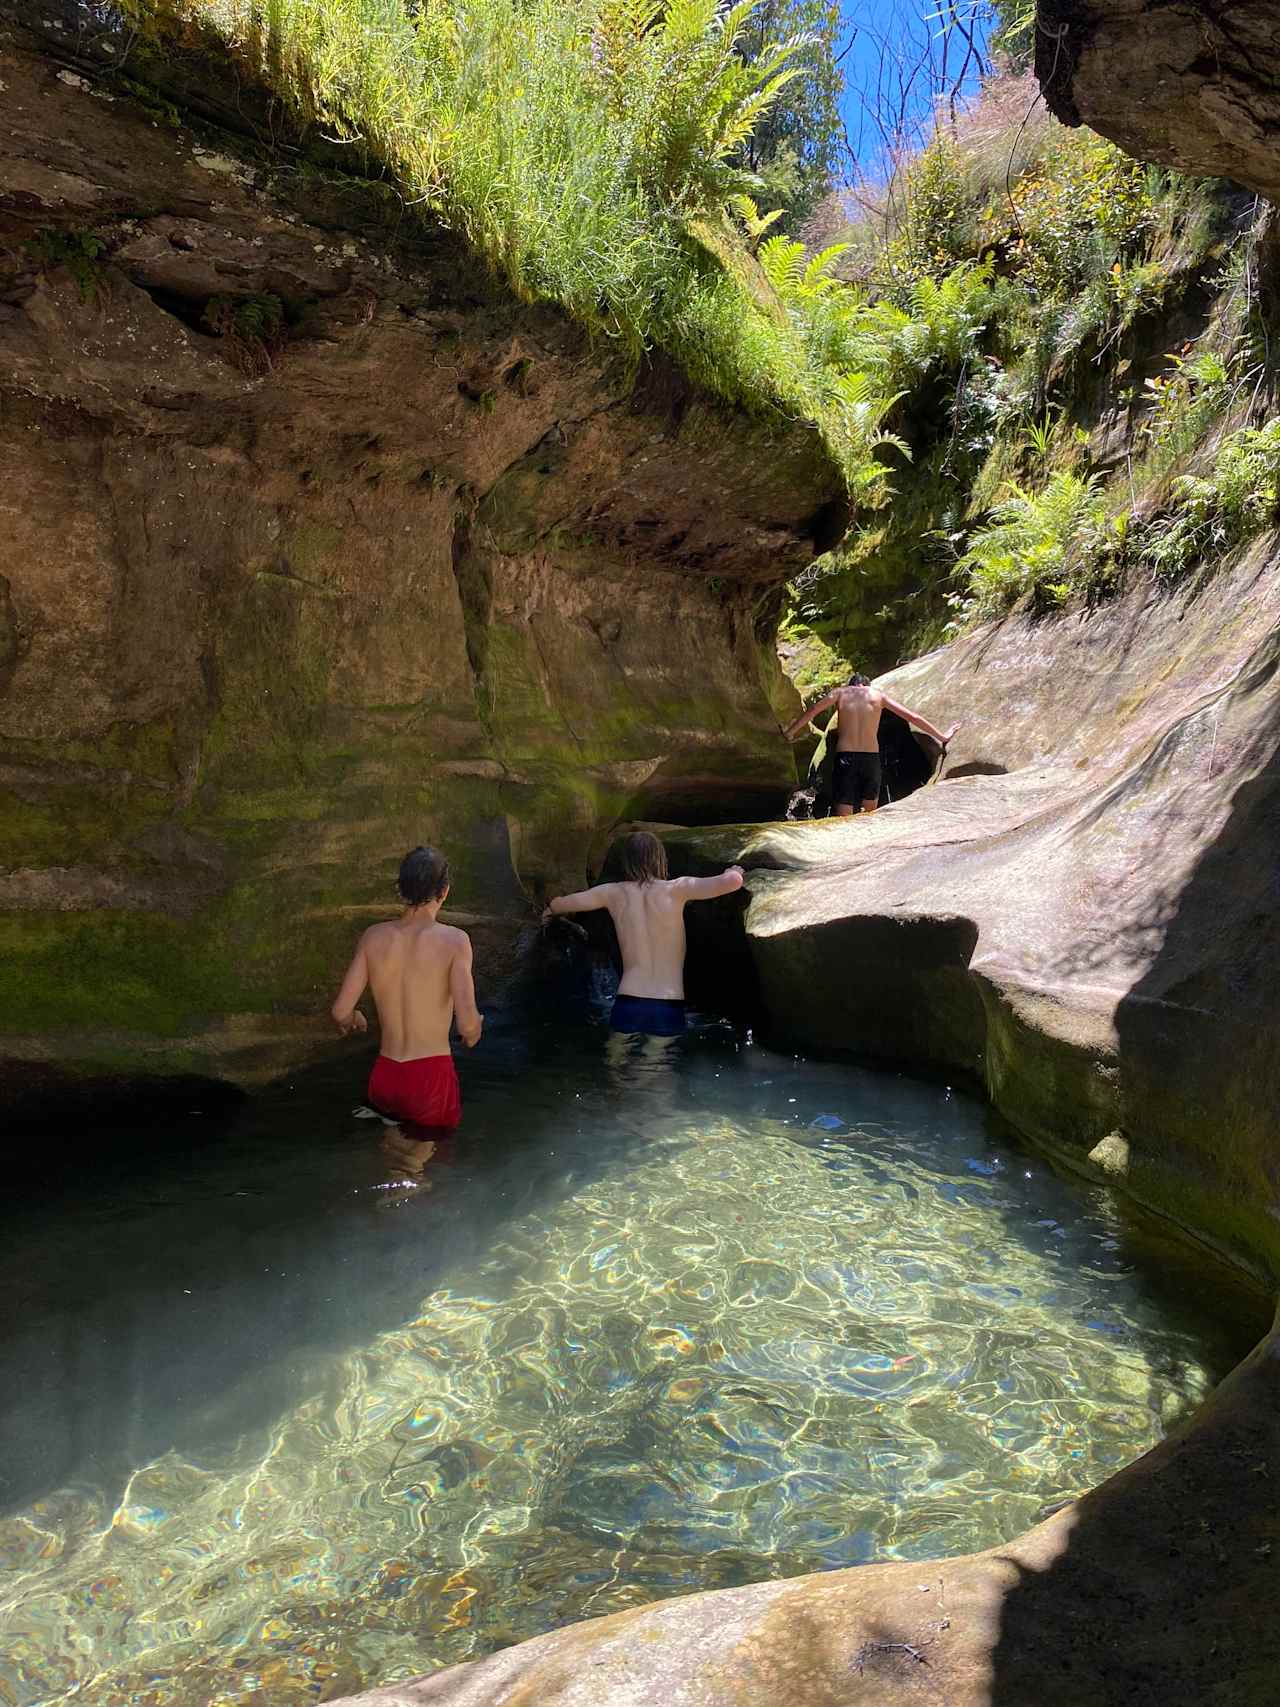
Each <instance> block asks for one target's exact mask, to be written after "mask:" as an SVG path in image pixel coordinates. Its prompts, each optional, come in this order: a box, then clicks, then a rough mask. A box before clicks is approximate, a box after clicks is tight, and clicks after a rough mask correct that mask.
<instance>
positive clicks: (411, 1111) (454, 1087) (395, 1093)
mask: <svg viewBox="0 0 1280 1707" xmlns="http://www.w3.org/2000/svg"><path fill="white" fill-rule="evenodd" d="M369 1101H370V1102H371V1103H372V1104H373V1106H374V1107H375V1108H376V1109H377V1110H378V1112H379V1114H389V1115H390V1116H391V1117H392V1119H393V1120H405V1121H408V1123H409V1124H410V1125H411V1126H435V1127H445V1128H448V1129H452V1128H453V1127H455V1126H456V1125H457V1124H458V1122H459V1121H460V1120H461V1119H462V1097H461V1095H460V1094H459V1092H458V1074H457V1070H456V1069H455V1067H454V1065H453V1056H452V1055H420V1056H419V1057H418V1059H417V1060H416V1061H393V1060H392V1059H391V1057H390V1056H389V1055H379V1057H378V1059H377V1060H376V1061H375V1062H374V1064H373V1072H372V1073H370V1075H369Z"/></svg>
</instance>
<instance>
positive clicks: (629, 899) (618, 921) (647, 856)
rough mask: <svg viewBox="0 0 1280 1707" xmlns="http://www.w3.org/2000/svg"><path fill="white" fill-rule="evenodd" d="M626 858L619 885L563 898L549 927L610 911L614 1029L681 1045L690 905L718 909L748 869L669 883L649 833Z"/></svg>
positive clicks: (662, 854) (641, 833)
mask: <svg viewBox="0 0 1280 1707" xmlns="http://www.w3.org/2000/svg"><path fill="white" fill-rule="evenodd" d="M621 851H622V881H621V882H619V883H597V884H596V886H595V887H594V888H593V889H584V890H582V891H581V892H580V893H579V894H577V895H558V896H556V897H555V898H554V899H553V900H552V901H551V902H550V903H549V904H548V906H547V907H546V908H545V909H544V911H543V914H542V917H543V921H544V923H545V922H546V921H548V920H550V919H558V918H563V917H564V915H565V914H566V913H592V912H595V911H596V909H597V908H600V907H603V908H605V909H606V910H607V911H608V913H609V917H610V918H611V919H612V920H613V923H614V927H615V929H616V930H617V933H618V946H619V947H620V948H621V950H622V982H621V984H620V985H619V986H618V995H617V998H616V1000H615V1001H614V1004H613V1011H612V1013H611V1014H610V1016H609V1025H610V1029H611V1030H613V1031H616V1032H624V1033H628V1034H632V1035H634V1034H636V1033H640V1034H643V1035H645V1036H648V1037H678V1036H679V1034H680V1033H681V1032H682V1031H683V1030H684V1029H685V1005H684V942H685V939H684V909H685V907H686V905H687V904H688V903H689V902H690V901H712V900H714V899H715V897H716V896H717V895H731V894H732V893H733V892H734V890H735V889H741V888H742V883H743V872H742V867H741V866H740V865H731V866H729V867H728V869H727V870H725V871H722V872H721V873H720V875H719V876H718V877H668V876H667V850H666V849H665V848H664V847H663V845H662V843H661V842H660V841H659V840H658V838H657V837H656V836H655V835H653V834H651V833H650V831H648V830H635V831H633V832H632V834H631V835H629V836H628V837H626V839H625V840H624V842H623V844H622V850H621Z"/></svg>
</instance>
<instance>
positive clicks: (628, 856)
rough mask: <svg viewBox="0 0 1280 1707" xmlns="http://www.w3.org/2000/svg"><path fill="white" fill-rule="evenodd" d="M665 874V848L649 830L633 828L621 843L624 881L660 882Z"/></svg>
mask: <svg viewBox="0 0 1280 1707" xmlns="http://www.w3.org/2000/svg"><path fill="white" fill-rule="evenodd" d="M666 875H667V850H666V848H664V847H663V845H662V843H661V842H660V841H659V840H658V838H657V837H656V836H655V835H653V834H652V832H651V831H649V830H633V831H632V832H631V834H630V835H629V836H628V837H627V839H626V840H625V841H624V842H623V844H622V877H623V881H624V882H625V883H655V882H656V883H661V882H662V881H663V880H664V879H665V878H666Z"/></svg>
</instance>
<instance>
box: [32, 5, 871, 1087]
mask: <svg viewBox="0 0 1280 1707" xmlns="http://www.w3.org/2000/svg"><path fill="white" fill-rule="evenodd" d="M57 19H58V15H56V14H55V16H54V17H53V18H47V17H46V18H44V20H43V23H42V24H41V28H42V29H43V31H44V36H45V41H44V44H43V46H41V47H40V48H39V49H38V50H37V49H36V46H35V44H34V43H33V41H32V38H31V37H29V36H27V35H26V34H24V33H23V32H21V31H19V30H17V29H13V30H11V31H10V33H9V35H8V37H7V38H6V39H5V40H4V42H3V46H2V57H0V82H3V84H4V86H5V88H4V95H3V113H4V123H3V127H2V128H0V241H2V242H3V245H4V247H3V249H0V404H2V412H0V466H2V469H3V472H2V474H0V483H2V486H3V491H4V494H5V499H4V502H3V505H2V506H0V534H2V535H3V577H4V578H3V580H0V907H2V908H3V913H0V932H2V933H3V941H4V952H5V958H6V960H7V961H8V963H9V965H10V967H11V969H12V972H13V975H12V976H11V977H10V978H9V979H7V980H6V999H5V1003H4V1011H3V1013H0V1038H3V1039H4V1041H3V1042H0V1056H3V1055H6V1054H7V1055H8V1056H9V1057H10V1058H11V1059H13V1058H20V1057H21V1058H27V1059H33V1058H34V1059H45V1060H75V1061H81V1062H84V1063H90V1064H93V1065H94V1066H96V1067H103V1066H107V1067H110V1066H113V1065H125V1066H133V1067H137V1068H138V1069H139V1070H143V1071H146V1070H151V1069H155V1070H164V1069H165V1067H166V1064H172V1065H175V1066H177V1067H179V1068H180V1069H183V1070H191V1069H196V1070H199V1071H214V1072H217V1073H219V1074H223V1073H227V1074H230V1075H231V1076H232V1077H244V1076H245V1075H246V1074H247V1073H252V1071H254V1070H255V1069H254V1066H253V1063H254V1061H255V1060H256V1059H259V1057H260V1061H261V1065H262V1066H263V1068H264V1069H265V1068H266V1067H267V1066H268V1065H269V1064H278V1063H279V1062H280V1061H283V1060H288V1059H290V1058H293V1059H296V1050H297V1046H298V1035H297V1034H298V1033H299V1030H300V1028H301V1030H302V1031H303V1032H305V1031H306V1027H307V1026H308V1025H310V1024H311V1023H312V1022H310V1021H303V1020H301V1019H293V1020H290V1019H288V1018H287V1017H282V1016H288V1015H290V1014H293V1015H301V1014H302V1013H305V1012H307V1011H308V1010H312V1011H314V1010H315V1009H316V1008H322V1007H323V1005H324V1000H325V997H326V992H327V988H328V985H329V983H330V982H331V981H332V980H333V978H334V977H335V975H336V973H337V972H338V970H340V967H341V963H342V959H343V956H344V954H345V953H346V952H347V950H348V949H349V946H350V943H351V941H352V938H353V936H354V934H355V932H356V931H357V930H358V928H359V927H360V926H361V925H362V924H364V923H367V922H369V920H371V919H372V918H376V917H378V916H383V915H385V913H386V911H387V910H388V905H389V903H391V901H392V899H393V898H392V895H391V887H392V880H393V871H394V860H395V858H396V857H398V855H399V854H400V853H401V852H402V851H403V850H404V848H405V847H408V846H412V845H414V844H415V843H417V842H420V841H439V842H440V843H441V844H443V845H444V846H445V847H446V848H447V850H448V851H449V853H450V855H451V856H452V858H453V862H454V898H455V902H456V906H457V908H458V909H459V911H458V912H456V913H455V914H454V917H455V919H456V921H457V922H458V923H462V924H464V925H467V926H469V927H470V928H471V929H472V930H473V931H474V932H475V933H476V934H477V938H478V944H479V948H480V953H479V955H478V964H479V967H480V970H481V974H482V977H483V978H484V979H485V983H486V986H487V989H488V990H489V991H490V992H492V990H493V989H494V987H495V985H496V984H497V983H498V982H499V981H500V976H501V973H502V970H503V968H504V967H505V966H506V965H509V964H510V961H511V956H512V953H513V945H514V941H515V938H516V935H517V933H518V930H519V928H520V927H521V924H522V922H523V921H526V920H527V919H528V918H529V917H530V916H531V909H530V901H531V900H532V901H535V902H536V901H537V899H538V898H539V896H540V894H541V893H542V891H543V889H544V888H545V887H546V886H547V885H548V884H550V883H555V884H556V885H558V886H564V885H566V884H572V883H575V882H580V881H581V879H582V876H583V875H584V871H585V865H586V861H587V858H588V857H589V850H590V849H591V848H592V846H594V845H598V844H599V842H600V841H601V840H602V839H603V838H605V837H607V834H608V829H609V826H610V825H611V824H612V823H614V822H615V821H616V820H617V819H618V818H619V817H621V816H623V815H625V814H634V813H635V812H636V811H637V810H639V811H641V812H643V813H644V814H645V815H650V816H661V817H665V818H675V819H677V820H679V819H680V818H681V817H682V816H683V815H684V814H685V813H686V812H687V810H688V809H689V808H690V805H691V803H692V802H694V801H696V802H697V804H698V808H699V812H700V814H701V815H702V816H703V817H704V818H706V817H709V818H711V819H712V820H714V819H715V818H716V817H719V818H720V819H722V820H723V819H725V818H737V817H743V816H747V815H761V814H764V813H768V812H772V811H776V810H780V808H781V804H782V803H783V802H784V801H785V797H786V793H787V790H788V788H789V787H791V786H793V785H794V770H793V768H792V765H791V762H790V758H789V755H788V754H787V753H786V752H785V750H784V749H783V747H782V745H781V743H780V742H779V741H778V738H777V717H776V714H775V705H774V701H775V700H776V701H777V702H778V704H779V705H782V704H784V703H785V702H786V696H787V695H788V694H789V691H790V690H789V689H787V688H786V686H785V684H784V683H783V681H782V678H781V676H780V674H779V672H778V670H777V666H776V661H775V660H773V659H772V658H771V656H770V655H769V651H768V645H767V641H768V639H769V635H770V632H771V622H770V616H769V613H770V611H771V610H772V606H773V603H774V601H775V591H774V590H775V589H776V588H778V587H779V586H780V584H781V583H782V581H783V580H784V579H785V577H786V576H787V575H789V574H791V573H794V571H795V570H796V569H797V568H798V567H799V566H800V565H801V564H803V563H804V562H806V561H808V559H809V558H810V557H811V556H812V554H813V552H814V550H815V549H816V548H817V544H818V536H819V535H821V534H822V531H823V529H825V528H829V527H830V526H831V525H832V523H831V517H832V514H833V507H834V510H839V508H840V500H839V481H838V478H837V475H836V472H835V470H834V468H833V467H832V465H831V464H830V462H829V461H828V460H827V458H826V456H825V453H824V452H823V451H822V449H821V447H820V445H819V442H818V440H817V436H816V435H815V434H814V433H812V432H811V431H807V430H804V429H802V428H799V427H791V426H786V427H770V426H768V425H766V424H763V423H753V422H751V421H749V420H747V419H746V418H744V417H743V416H742V415H741V414H735V413H732V412H729V411H727V410H725V409H722V408H721V407H720V406H719V405H718V404H716V403H715V402H714V401H713V400H710V399H709V398H707V397H706V396H704V395H702V394H700V393H698V392H696V391H695V390H693V389H692V388H691V387H690V386H689V384H688V383H687V382H686V381H685V380H684V378H683V376H682V375H681V374H679V373H678V372H676V371H675V370H674V369H672V368H670V367H669V366H668V365H664V364H663V362H662V361H661V360H660V359H655V361H654V363H653V364H652V365H651V366H650V367H649V369H648V370H647V371H646V372H645V373H643V374H642V375H641V376H640V379H639V381H638V382H636V383H633V382H632V380H631V379H630V378H629V377H628V376H627V375H625V374H623V373H622V372H620V371H619V370H618V368H617V365H616V364H615V363H614V362H613V361H612V360H611V356H610V352H609V351H608V350H607V349H601V348H593V347H591V346H590V345H589V344H588V343H587V341H586V339H585V338H584V336H583V335H582V334H581V333H580V332H579V331H578V330H577V329H576V328H575V327H574V326H572V325H571V324H570V323H569V322H568V321H567V320H566V319H565V318H564V317H563V316H562V315H560V314H558V313H556V312H553V311H551V310H549V309H537V308H530V307H527V306H524V305H521V304H520V303H517V302H515V301H514V300H513V299H512V298H511V297H509V296H508V295H507V294H506V293H505V292H504V291H503V290H502V289H501V287H500V286H499V285H498V284H497V283H496V282H495V281H494V279H493V278H492V276H491V275H489V274H488V273H487V272H486V271H485V269H484V268H483V267H482V266H481V265H480V264H479V263H478V262H477V260H476V258H475V257H474V256H472V255H470V254H468V252H467V251H466V249H465V248H464V246H463V245H462V244H461V242H460V241H459V239H458V238H457V237H456V236H454V235H453V234H451V233H450V232H447V231H444V230H440V229H434V228H431V227H428V226H425V225H422V224H420V223H419V222H418V220H417V219H416V217H415V216H413V215H411V214H409V213H408V212H407V211H406V210H405V208H404V207H403V205H402V203H401V201H400V198H399V197H398V196H397V195H395V194H394V193H393V192H391V191H390V190H389V188H388V187H387V186H386V185H385V184H375V183H370V182H368V181H367V180H364V179H359V178H354V177H350V176H348V175H346V174H342V173H339V172H337V171H335V170H334V169H333V167H332V165H331V164H330V163H329V162H328V161H327V160H323V159H322V160H321V161H320V163H319V164H317V163H316V161H315V160H314V159H313V158H311V157H310V156H309V155H308V154H307V153H306V151H305V150H304V149H302V148H301V147H299V146H297V145H296V139H295V141H290V140H289V139H288V136H287V133H283V134H280V135H277V136H275V137H274V139H273V138H272V137H271V136H270V135H268V133H267V129H266V126H265V123H260V124H258V125H257V126H256V128H255V126H254V125H252V124H247V125H246V128H245V129H244V131H243V132H242V133H236V134H232V133H230V132H226V133H224V132H220V131H217V130H215V129H212V128H210V127H209V126H208V125H207V124H203V123H194V121H192V122H190V123H189V122H188V118H189V115H188V114H187V113H186V112H185V111H184V112H182V113H179V112H178V111H177V109H175V108H174V107H172V105H169V104H167V103H166V102H165V101H164V100H163V99H161V98H160V97H158V96H155V95H154V93H153V94H152V95H147V93H146V91H145V90H140V89H139V90H138V92H133V91H132V90H131V86H130V85H128V84H125V83H122V82H121V81H120V80H119V79H118V78H116V77H115V75H114V73H113V71H112V65H111V59H110V58H109V57H104V55H109V54H111V53H113V52H118V50H116V49H112V48H111V47H110V42H109V40H108V42H107V46H105V47H104V46H103V44H102V40H101V39H99V38H97V37H95V36H94V35H93V34H92V33H88V34H75V35H73V34H72V32H71V31H70V30H69V29H64V30H63V31H62V33H61V34H59V30H58V27H57ZM81 22H83V20H81ZM139 51H140V50H139ZM95 55H96V59H95ZM99 62H100V63H99ZM188 83H189V84H190V85H191V87H192V88H193V89H194V88H195V87H196V84H195V82H194V80H193V79H190V78H189V79H188ZM215 94H216V89H215V85H214V82H213V81H212V80H210V81H209V83H208V88H207V90H206V92H205V94H204V96H203V98H202V99H196V98H195V96H194V95H193V100H194V102H195V105H196V106H197V107H200V108H202V109H203V110H205V111H208V110H211V109H214V108H217V102H216V101H215V98H214V97H215ZM243 104H244V109H245V111H246V112H251V111H252V103H251V102H250V100H249V98H248V95H247V94H246V96H245V99H244V103H243ZM217 110H218V111H223V110H229V109H228V108H227V104H226V103H223V106H222V107H221V108H218V109H217ZM274 122H275V123H277V124H278V123H279V115H278V114H276V115H274ZM329 152H330V154H332V153H334V152H336V151H335V150H330V151H329ZM748 467H749V468H750V469H751V470H752V477H751V479H750V480H749V481H744V480H742V479H741V478H740V475H741V473H742V470H743V469H744V468H748ZM753 609H754V610H755V611H756V612H757V613H759V627H758V630H757V626H756V624H755V622H754V621H753V618H752V616H751V615H750V614H748V613H750V612H751V611H752V610H753ZM269 1015H274V1016H275V1017H274V1018H270V1019H268V1018H267V1017H266V1016H269ZM310 1035H312V1036H313V1039H314V1040H319V1039H321V1038H322V1037H323V1036H324V1035H325V1033H324V1028H323V1026H322V1025H321V1024H320V1022H319V1021H316V1022H315V1027H314V1032H313V1033H312V1034H310ZM259 1043H261V1045H262V1048H261V1050H259V1049H258V1044H259Z"/></svg>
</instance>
